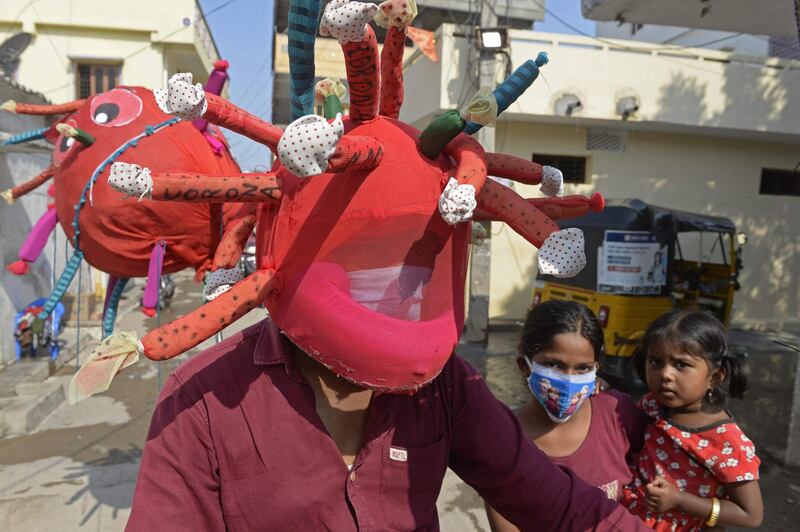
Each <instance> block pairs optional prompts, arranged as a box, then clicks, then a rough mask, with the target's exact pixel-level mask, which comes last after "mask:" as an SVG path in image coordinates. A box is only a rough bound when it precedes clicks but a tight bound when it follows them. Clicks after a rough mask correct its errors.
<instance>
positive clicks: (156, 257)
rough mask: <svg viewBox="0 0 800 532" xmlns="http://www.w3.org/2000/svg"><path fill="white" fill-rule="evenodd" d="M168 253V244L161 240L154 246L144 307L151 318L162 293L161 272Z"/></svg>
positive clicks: (148, 271) (143, 301) (149, 265)
mask: <svg viewBox="0 0 800 532" xmlns="http://www.w3.org/2000/svg"><path fill="white" fill-rule="evenodd" d="M166 251H167V243H166V242H165V241H163V240H161V241H159V242H157V243H156V245H155V246H153V251H151V252H150V262H149V264H148V266H147V283H146V284H145V287H144V296H143V297H142V307H144V309H143V312H144V313H145V314H146V315H148V316H150V317H151V318H152V317H153V316H154V315H155V312H154V309H155V308H156V307H157V306H158V299H159V297H158V296H159V292H160V291H161V270H162V267H163V266H164V254H165V253H166Z"/></svg>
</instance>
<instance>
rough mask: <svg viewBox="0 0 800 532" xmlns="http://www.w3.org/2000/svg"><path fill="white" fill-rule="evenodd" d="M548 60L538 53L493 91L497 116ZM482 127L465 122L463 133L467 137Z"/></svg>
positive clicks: (527, 85) (533, 78) (526, 87)
mask: <svg viewBox="0 0 800 532" xmlns="http://www.w3.org/2000/svg"><path fill="white" fill-rule="evenodd" d="M549 60H550V59H549V58H548V57H547V53H546V52H539V55H537V56H536V61H533V60H531V59H528V60H527V61H525V62H524V63H522V65H521V66H520V67H519V68H517V69H516V70H515V71H514V72H512V73H511V75H510V76H509V77H508V79H506V80H505V81H504V82H502V83H501V84H500V85H498V86H497V87H496V88H495V89H494V91H493V92H494V97H495V98H497V116H500V114H501V113H502V112H503V111H505V110H506V109H508V108H509V107H510V106H511V104H512V103H514V102H516V101H517V99H518V98H519V97H520V96H522V93H523V92H525V91H526V90H527V89H528V87H530V86H531V85H532V84H533V82H534V81H536V78H537V77H539V68H541V67H543V66H544V65H546V64H547V62H548V61H549ZM482 127H483V126H482V125H480V124H476V123H475V122H467V127H466V128H465V129H464V132H465V133H466V134H467V135H473V134H475V133H477V132H478V131H479V130H480V129H481V128H482Z"/></svg>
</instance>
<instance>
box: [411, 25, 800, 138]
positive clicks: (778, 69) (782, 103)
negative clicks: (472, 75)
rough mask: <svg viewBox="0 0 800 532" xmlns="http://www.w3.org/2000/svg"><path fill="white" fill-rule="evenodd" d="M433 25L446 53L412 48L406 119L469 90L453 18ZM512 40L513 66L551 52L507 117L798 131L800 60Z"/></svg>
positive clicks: (551, 39)
mask: <svg viewBox="0 0 800 532" xmlns="http://www.w3.org/2000/svg"><path fill="white" fill-rule="evenodd" d="M437 33H438V34H437V46H438V51H439V54H440V57H443V58H450V60H447V61H442V62H440V63H437V64H434V63H431V62H430V61H428V60H427V59H425V58H424V57H420V56H419V54H413V55H411V56H410V57H409V58H408V60H407V61H406V65H405V77H406V91H407V96H406V104H405V106H404V113H403V116H404V119H405V120H408V121H411V122H417V121H420V122H424V121H425V120H428V119H429V118H430V117H431V116H432V115H434V114H436V113H438V112H441V111H442V110H445V109H451V108H455V107H458V105H459V104H463V103H465V101H466V100H468V99H469V96H470V95H471V94H472V93H473V92H474V90H475V88H474V87H471V86H469V82H468V81H467V76H466V65H467V62H468V58H469V56H470V54H469V53H468V46H469V44H468V43H467V40H466V38H465V36H464V35H463V34H460V33H459V31H458V28H457V27H456V26H453V25H450V24H446V25H443V26H442V27H440V28H439V30H438V32H437ZM510 41H511V52H510V53H511V59H512V64H513V66H514V67H516V66H518V65H520V64H521V63H522V62H524V61H525V60H527V59H529V58H535V57H536V54H537V53H538V52H540V51H545V52H547V53H548V54H549V55H550V63H548V64H547V65H546V66H545V67H543V68H542V75H541V76H540V78H539V79H538V80H537V81H536V82H535V83H534V84H533V86H532V87H531V88H530V89H528V91H527V92H526V93H525V94H523V96H522V97H521V98H520V99H519V100H518V101H517V102H516V103H515V104H514V105H512V106H511V108H510V109H508V110H507V111H506V113H505V114H506V115H507V116H506V119H508V120H536V121H553V122H564V123H574V122H575V121H576V120H580V121H581V122H582V123H584V124H585V125H590V124H597V125H601V124H602V125H605V126H608V125H613V124H616V125H617V126H618V127H623V128H633V127H636V128H637V129H653V130H670V131H676V132H687V133H688V132H694V133H697V132H698V131H697V130H698V129H700V130H702V131H703V133H704V134H709V133H710V131H709V128H714V129H715V131H714V132H713V134H719V135H725V136H738V137H747V138H763V140H783V141H797V140H798V138H800V101H798V99H797V98H791V97H790V94H800V62H798V61H791V60H785V59H778V58H765V57H753V56H744V55H736V54H731V53H726V52H720V51H716V50H706V49H699V48H682V47H670V46H663V45H656V44H648V43H641V42H634V41H625V40H616V39H595V38H590V37H581V36H572V35H563V34H554V33H543V32H535V31H527V30H512V31H511V32H510ZM498 61H502V56H498ZM498 70H502V69H500V68H499V69H498ZM573 95H574V96H575V97H577V99H579V100H580V102H581V103H582V107H581V108H579V109H576V110H575V111H573V112H572V114H571V115H569V116H566V115H565V113H564V111H563V107H564V106H563V104H561V102H563V101H564V98H565V97H571V96H573ZM623 98H633V99H634V100H635V101H636V102H637V103H638V107H639V108H638V110H637V111H636V112H634V113H632V114H630V115H629V116H628V117H627V118H626V119H625V120H623V117H622V116H621V115H620V114H619V112H618V102H619V101H620V100H621V99H623Z"/></svg>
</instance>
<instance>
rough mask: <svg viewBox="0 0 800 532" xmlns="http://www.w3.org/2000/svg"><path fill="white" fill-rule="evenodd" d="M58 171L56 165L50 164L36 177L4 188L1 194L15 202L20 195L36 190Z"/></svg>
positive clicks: (9, 201)
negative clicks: (12, 186)
mask: <svg viewBox="0 0 800 532" xmlns="http://www.w3.org/2000/svg"><path fill="white" fill-rule="evenodd" d="M55 173H56V168H55V166H50V167H48V168H45V169H44V170H42V172H41V173H40V174H39V175H37V176H36V177H34V178H33V179H31V180H29V181H26V182H25V183H22V184H21V185H17V186H16V187H14V188H9V189H7V190H4V191H3V192H2V193H0V195H2V196H3V198H4V199H5V200H6V201H7V202H8V203H9V204H12V203H14V200H16V199H17V198H19V197H20V196H24V195H25V194H27V193H29V192H31V191H33V190H36V189H37V188H39V187H40V186H42V185H43V184H45V183H46V182H47V181H48V180H49V179H50V178H52V177H53V176H54V175H55Z"/></svg>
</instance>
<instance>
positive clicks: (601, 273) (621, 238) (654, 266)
mask: <svg viewBox="0 0 800 532" xmlns="http://www.w3.org/2000/svg"><path fill="white" fill-rule="evenodd" d="M667 260H668V253H667V246H664V245H662V244H661V243H660V242H659V241H658V239H657V238H656V235H654V234H653V233H650V232H648V231H612V230H607V231H606V232H605V237H604V238H603V244H602V246H601V247H600V248H599V249H598V253H597V263H598V264H597V290H598V292H601V293H606V294H649V295H655V294H659V293H661V290H662V288H663V286H664V285H665V284H666V283H667Z"/></svg>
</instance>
